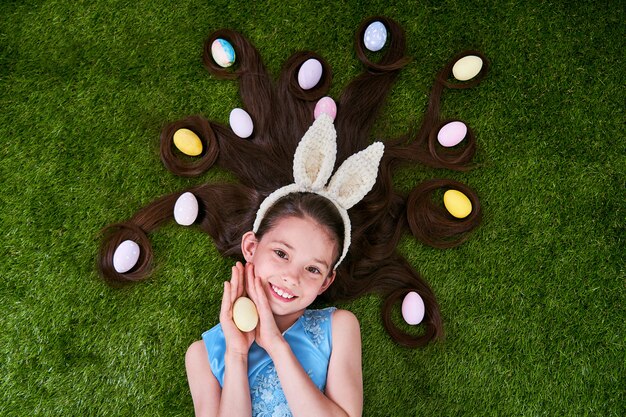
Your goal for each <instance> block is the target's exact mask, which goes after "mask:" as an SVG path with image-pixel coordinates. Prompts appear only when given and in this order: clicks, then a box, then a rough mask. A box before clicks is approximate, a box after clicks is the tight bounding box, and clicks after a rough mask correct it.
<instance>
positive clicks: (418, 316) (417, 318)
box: [402, 291, 426, 325]
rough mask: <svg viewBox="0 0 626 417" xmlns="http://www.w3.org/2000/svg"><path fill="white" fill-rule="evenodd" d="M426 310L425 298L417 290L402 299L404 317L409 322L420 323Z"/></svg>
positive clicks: (412, 323)
mask: <svg viewBox="0 0 626 417" xmlns="http://www.w3.org/2000/svg"><path fill="white" fill-rule="evenodd" d="M425 310H426V309H425V307H424V300H422V297H420V296H419V294H418V293H416V292H415V291H411V292H410V293H408V294H407V295H406V296H405V297H404V300H402V317H403V318H404V321H406V322H407V323H408V324H411V325H415V324H420V323H421V322H422V320H423V319H424V312H425Z"/></svg>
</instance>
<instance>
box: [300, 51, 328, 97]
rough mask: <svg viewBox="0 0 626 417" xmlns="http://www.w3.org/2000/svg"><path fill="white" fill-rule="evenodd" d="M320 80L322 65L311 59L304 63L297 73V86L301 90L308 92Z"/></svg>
mask: <svg viewBox="0 0 626 417" xmlns="http://www.w3.org/2000/svg"><path fill="white" fill-rule="evenodd" d="M321 79H322V63H321V62H319V61H318V60H317V59H314V58H311V59H307V60H306V61H304V64H302V66H301V67H300V70H299V71H298V85H300V88H302V89H303V90H310V89H311V88H313V87H315V86H316V85H317V83H318V82H320V80H321Z"/></svg>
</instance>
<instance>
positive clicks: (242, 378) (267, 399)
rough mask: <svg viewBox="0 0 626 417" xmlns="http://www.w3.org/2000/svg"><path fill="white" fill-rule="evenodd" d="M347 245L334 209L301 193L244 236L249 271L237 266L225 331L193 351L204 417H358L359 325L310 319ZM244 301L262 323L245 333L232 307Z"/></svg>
mask: <svg viewBox="0 0 626 417" xmlns="http://www.w3.org/2000/svg"><path fill="white" fill-rule="evenodd" d="M343 236H344V233H343V223H342V220H341V217H340V216H339V214H338V213H337V210H334V207H333V206H332V204H329V202H328V201H327V200H325V199H324V198H323V197H320V196H318V195H315V194H304V193H299V194H290V195H289V196H287V197H283V198H282V199H281V200H279V202H277V203H276V204H275V205H274V206H273V207H272V209H271V211H270V212H268V214H267V216H266V217H265V219H264V220H263V223H262V225H261V227H260V228H259V231H258V232H257V233H253V232H248V233H246V234H245V235H244V236H243V238H242V240H241V249H242V253H243V255H244V258H245V260H246V262H247V264H246V266H245V268H244V266H243V265H242V264H241V263H239V262H238V263H237V264H236V266H235V267H233V269H232V278H231V281H230V283H229V282H225V283H224V295H223V299H222V307H221V312H220V325H218V326H216V327H214V328H213V329H211V330H210V331H208V332H206V333H205V334H204V335H203V340H200V341H197V342H195V343H193V344H192V345H191V346H190V348H189V350H188V351H187V355H186V366H187V375H188V379H189V387H190V390H191V394H192V397H193V401H194V407H195V410H196V415H197V416H218V415H228V416H239V415H241V416H250V415H255V416H256V415H281V416H283V415H285V416H286V415H290V414H289V410H290V411H291V413H293V415H294V416H304V415H311V416H322V415H323V416H357V415H361V410H362V401H363V400H362V392H363V388H362V377H361V349H360V346H361V340H360V332H359V324H358V321H357V319H356V317H355V316H354V315H353V314H352V313H350V312H348V311H346V310H336V309H334V308H329V309H324V310H306V308H307V307H308V306H309V305H310V304H311V303H312V302H313V301H314V300H315V298H316V297H317V296H318V295H319V294H321V293H322V292H324V291H325V290H326V289H327V288H328V287H329V286H330V285H331V284H332V282H333V281H334V279H335V277H336V272H335V270H334V268H333V266H334V265H335V264H336V263H337V261H338V259H339V256H340V253H341V252H340V250H341V247H342V246H343V242H342V241H343ZM244 282H245V285H244ZM246 292H247V294H248V296H249V297H250V298H251V299H252V300H253V301H254V302H255V304H256V306H257V308H258V311H259V315H260V323H259V325H258V326H257V328H256V330H253V331H251V332H248V333H243V332H241V331H240V330H239V329H238V328H237V327H236V326H235V324H234V322H233V319H232V306H233V302H234V301H235V300H236V299H237V298H239V297H240V296H242V295H243V294H245V293H246ZM268 412H269V413H268ZM265 413H268V414H265ZM273 413H276V414H273Z"/></svg>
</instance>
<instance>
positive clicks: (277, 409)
mask: <svg viewBox="0 0 626 417" xmlns="http://www.w3.org/2000/svg"><path fill="white" fill-rule="evenodd" d="M335 310H336V308H335V307H329V308H325V309H322V310H305V311H304V314H303V315H302V316H300V318H299V319H298V320H297V321H296V322H295V323H294V324H293V325H292V326H291V327H290V328H289V329H287V330H286V331H285V332H284V333H283V336H284V337H285V340H286V341H287V343H288V344H289V346H290V347H291V350H292V351H293V353H294V355H295V356H296V358H297V359H298V361H299V362H300V364H301V365H302V367H303V368H304V370H305V371H306V373H307V374H308V375H309V377H310V378H311V380H313V382H314V383H315V385H316V386H317V388H319V390H320V391H322V392H324V389H325V388H326V375H327V373H328V362H329V360H330V352H331V350H332V344H331V342H332V333H331V317H332V314H333V312H334V311H335ZM202 340H204V344H205V346H206V350H207V352H209V363H210V365H211V371H212V372H213V375H215V378H216V379H217V380H218V382H219V383H220V386H224V353H225V351H226V342H225V340H224V332H222V326H221V325H219V324H218V325H217V326H215V327H213V328H212V329H211V330H208V331H206V332H204V333H203V334H202ZM248 382H249V384H250V395H251V397H252V415H253V416H259V417H261V416H262V417H288V416H291V411H289V407H288V405H287V399H286V398H285V394H284V393H283V390H282V388H281V386H280V381H279V380H278V374H277V373H276V369H275V368H274V362H273V361H272V359H271V358H270V357H269V355H268V354H267V352H265V350H263V348H261V347H260V346H259V345H257V344H256V342H254V343H252V346H251V347H250V352H249V353H248Z"/></svg>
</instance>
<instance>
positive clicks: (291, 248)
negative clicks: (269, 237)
mask: <svg viewBox="0 0 626 417" xmlns="http://www.w3.org/2000/svg"><path fill="white" fill-rule="evenodd" d="M272 243H278V244H279V245H283V246H285V247H286V248H287V249H289V250H293V246H291V245H290V244H289V243H287V242H285V241H282V240H274V241H272ZM313 261H314V262H317V263H319V264H322V265H323V266H324V267H325V268H327V269H328V263H327V262H326V261H323V260H321V259H317V258H313Z"/></svg>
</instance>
